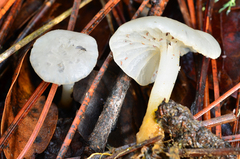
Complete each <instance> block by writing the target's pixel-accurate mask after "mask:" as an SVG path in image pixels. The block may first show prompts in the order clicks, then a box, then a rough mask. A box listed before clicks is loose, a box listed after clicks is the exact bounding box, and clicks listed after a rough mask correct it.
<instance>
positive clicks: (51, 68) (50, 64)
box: [30, 30, 98, 85]
mask: <svg viewBox="0 0 240 159" xmlns="http://www.w3.org/2000/svg"><path fill="white" fill-rule="evenodd" d="M97 57H98V49H97V43H96V40H95V39H94V38H93V37H91V36H89V35H86V34H82V33H77V32H73V31H67V30H54V31H50V32H48V33H46V34H45V35H43V36H41V37H40V38H38V39H37V40H36V42H35V43H34V45H33V48H32V51H31V55H30V62H31V64H32V66H33V68H34V70H35V72H36V73H37V74H38V75H39V76H40V77H41V78H42V79H43V80H44V81H46V82H51V83H55V84H59V85H62V84H72V83H74V82H76V81H79V80H80V79H82V78H85V77H86V76H87V75H88V74H89V73H90V72H91V71H92V69H93V67H94V66H95V65H96V62H97Z"/></svg>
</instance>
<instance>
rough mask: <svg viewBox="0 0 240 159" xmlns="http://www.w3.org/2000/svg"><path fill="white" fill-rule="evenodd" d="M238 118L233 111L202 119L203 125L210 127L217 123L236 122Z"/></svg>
mask: <svg viewBox="0 0 240 159" xmlns="http://www.w3.org/2000/svg"><path fill="white" fill-rule="evenodd" d="M236 120H237V117H236V116H235V115H234V114H233V113H230V114H225V115H222V116H219V117H216V118H212V119H209V120H205V121H202V122H201V126H204V127H207V128H210V127H214V126H217V125H222V124H226V123H231V122H235V121H236Z"/></svg>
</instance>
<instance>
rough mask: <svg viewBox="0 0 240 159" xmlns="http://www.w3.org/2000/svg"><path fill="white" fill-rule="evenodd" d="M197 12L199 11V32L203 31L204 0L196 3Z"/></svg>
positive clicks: (198, 0)
mask: <svg viewBox="0 0 240 159" xmlns="http://www.w3.org/2000/svg"><path fill="white" fill-rule="evenodd" d="M196 3H197V4H196V10H197V22H198V24H197V28H198V29H199V30H202V29H203V15H202V3H203V2H202V0H197V2H196Z"/></svg>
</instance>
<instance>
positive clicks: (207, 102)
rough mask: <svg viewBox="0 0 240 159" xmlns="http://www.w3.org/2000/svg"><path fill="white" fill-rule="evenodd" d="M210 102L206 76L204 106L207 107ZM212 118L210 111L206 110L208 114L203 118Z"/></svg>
mask: <svg viewBox="0 0 240 159" xmlns="http://www.w3.org/2000/svg"><path fill="white" fill-rule="evenodd" d="M209 104H210V102H209V85H208V76H207V78H206V84H205V90H204V101H203V108H206V107H207V106H208V105H209ZM209 119H211V113H210V111H208V112H206V114H204V115H203V120H204V121H205V120H209ZM208 129H209V130H210V131H211V130H212V129H211V128H210V127H209V128H208Z"/></svg>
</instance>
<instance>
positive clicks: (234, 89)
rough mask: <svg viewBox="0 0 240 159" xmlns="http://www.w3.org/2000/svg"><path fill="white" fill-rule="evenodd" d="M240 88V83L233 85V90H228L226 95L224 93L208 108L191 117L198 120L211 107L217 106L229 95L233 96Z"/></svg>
mask: <svg viewBox="0 0 240 159" xmlns="http://www.w3.org/2000/svg"><path fill="white" fill-rule="evenodd" d="M239 88H240V83H238V84H237V85H235V86H234V87H233V88H231V89H230V90H228V91H227V92H226V93H224V94H223V95H222V96H220V97H219V98H218V99H217V100H215V101H214V102H212V103H211V104H210V105H209V106H208V107H206V108H204V109H203V110H201V111H200V112H198V113H197V114H195V115H194V116H193V117H194V119H198V118H199V117H201V116H202V115H203V114H205V113H206V112H207V111H209V110H211V109H212V108H213V107H215V106H216V105H217V104H219V103H220V102H222V101H223V100H224V99H226V98H227V97H229V96H230V95H231V94H233V93H234V92H236V91H237V90H238V89H239Z"/></svg>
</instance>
